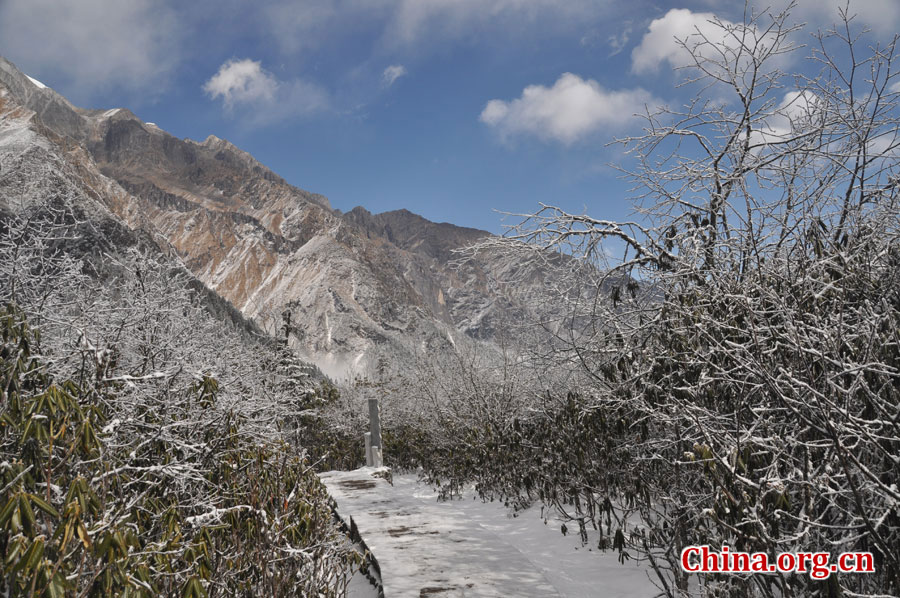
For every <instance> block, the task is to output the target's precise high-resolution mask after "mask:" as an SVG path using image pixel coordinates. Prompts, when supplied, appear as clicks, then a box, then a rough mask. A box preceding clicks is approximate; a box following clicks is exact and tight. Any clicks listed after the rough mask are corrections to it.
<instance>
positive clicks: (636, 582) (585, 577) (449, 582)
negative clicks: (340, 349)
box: [321, 468, 659, 598]
mask: <svg viewBox="0 0 900 598" xmlns="http://www.w3.org/2000/svg"><path fill="white" fill-rule="evenodd" d="M373 471H374V470H372V469H367V468H364V469H360V470H356V471H352V472H328V473H325V474H322V476H321V478H322V481H323V482H325V484H326V486H328V490H329V492H331V495H332V496H333V497H334V498H335V500H337V503H338V510H339V511H340V513H341V515H342V516H343V517H344V518H345V519H348V518H349V517H352V518H353V520H354V521H355V522H356V525H357V527H358V528H359V532H360V535H361V536H362V538H363V540H364V541H365V542H366V544H367V545H368V547H369V549H370V550H371V551H372V553H373V554H374V555H375V558H376V559H377V560H378V563H379V565H380V567H381V574H382V580H383V583H384V590H385V596H388V597H390V598H394V597H398V598H399V597H403V596H409V597H416V598H418V597H419V596H425V595H429V596H430V595H433V596H440V597H441V598H451V597H457V596H464V597H466V598H469V597H488V596H490V597H499V596H504V597H505V596H510V597H512V596H521V597H527V596H546V597H554V596H559V597H566V598H582V597H583V598H588V597H590V598H604V597H610V598H619V597H621V598H650V597H652V596H655V595H657V594H658V593H659V591H658V590H657V588H656V587H655V586H654V585H653V584H652V583H651V582H650V580H649V578H648V572H649V570H648V569H647V568H646V567H644V566H639V565H635V564H633V563H632V562H627V561H626V564H624V565H621V564H619V562H618V559H617V555H616V553H615V552H614V551H607V552H602V551H598V550H597V548H596V544H597V540H596V537H594V536H591V535H590V534H589V542H588V545H587V546H582V544H581V540H580V539H579V537H578V534H577V533H575V534H574V535H572V534H569V535H567V536H563V535H562V533H560V523H559V522H558V521H552V520H551V521H550V522H549V524H547V525H545V524H544V521H543V519H541V517H540V508H539V507H538V508H532V509H530V510H528V511H525V512H522V513H519V515H518V516H517V517H512V516H511V514H510V512H509V510H508V509H506V508H505V507H504V506H503V505H501V504H497V503H483V502H481V501H480V500H476V499H473V496H472V495H470V496H468V497H467V498H464V499H462V500H453V501H447V502H438V501H437V498H436V494H435V492H434V491H433V490H432V489H431V488H430V487H428V486H426V485H423V484H420V483H418V481H417V479H416V476H414V475H403V476H395V477H394V484H393V486H390V485H389V484H388V483H387V482H386V481H384V480H383V479H381V478H376V477H373V476H372V475H371V474H372V472H373ZM570 527H571V526H570ZM367 591H368V590H366V588H364V587H359V588H357V589H356V590H355V592H358V593H356V594H354V593H351V594H350V595H351V596H359V597H360V598H361V597H363V596H368V595H370V594H367V593H366V592H367Z"/></svg>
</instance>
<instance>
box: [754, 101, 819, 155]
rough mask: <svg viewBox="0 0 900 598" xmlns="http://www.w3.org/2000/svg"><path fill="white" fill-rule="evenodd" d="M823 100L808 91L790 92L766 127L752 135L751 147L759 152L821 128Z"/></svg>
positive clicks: (768, 119)
mask: <svg viewBox="0 0 900 598" xmlns="http://www.w3.org/2000/svg"><path fill="white" fill-rule="evenodd" d="M823 108H824V106H823V105H822V98H820V97H819V96H817V95H816V94H814V93H812V92H810V91H807V90H802V91H789V92H787V93H786V94H784V97H783V98H782V100H781V103H780V104H779V105H778V108H777V109H776V110H775V111H774V112H773V113H772V115H771V116H769V117H768V118H767V119H766V121H765V126H763V127H761V128H759V129H756V130H754V131H752V132H751V133H750V145H751V146H759V147H755V149H754V151H756V152H759V151H760V150H761V147H762V146H765V145H768V144H771V143H783V142H785V141H789V140H791V139H795V138H796V137H797V136H799V135H802V134H803V133H805V132H808V131H811V130H814V129H815V128H816V127H818V126H821V117H822V109H823Z"/></svg>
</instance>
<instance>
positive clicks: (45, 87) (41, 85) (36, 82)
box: [25, 75, 47, 89]
mask: <svg viewBox="0 0 900 598" xmlns="http://www.w3.org/2000/svg"><path fill="white" fill-rule="evenodd" d="M25 76H26V77H28V75H25ZM28 80H29V81H31V82H32V83H34V85H35V86H36V87H37V88H38V89H47V86H46V85H44V84H43V83H41V82H40V81H38V80H37V79H35V78H34V77H28Z"/></svg>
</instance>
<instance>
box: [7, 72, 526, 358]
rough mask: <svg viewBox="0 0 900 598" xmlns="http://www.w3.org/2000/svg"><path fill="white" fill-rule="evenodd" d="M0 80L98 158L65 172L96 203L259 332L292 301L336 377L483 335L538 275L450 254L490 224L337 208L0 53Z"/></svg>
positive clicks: (240, 157) (297, 337) (310, 351)
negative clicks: (43, 81)
mask: <svg viewBox="0 0 900 598" xmlns="http://www.w3.org/2000/svg"><path fill="white" fill-rule="evenodd" d="M0 89H2V90H3V92H4V95H5V97H6V98H8V101H12V102H15V103H16V104H18V105H19V106H20V107H21V109H25V110H28V111H31V112H33V113H34V120H35V121H36V122H37V123H39V124H40V126H41V128H42V131H43V133H42V134H40V135H36V136H35V137H33V138H31V139H29V140H27V141H25V142H24V143H25V144H26V145H28V144H31V145H34V146H40V145H41V143H43V139H42V138H41V136H42V135H43V136H44V137H55V138H57V139H59V140H62V141H61V143H62V144H63V145H64V146H65V147H67V148H70V149H69V150H68V151H70V152H72V153H77V154H78V155H80V156H81V158H80V160H81V161H82V162H84V163H90V164H91V165H92V168H93V170H91V172H89V173H87V172H85V173H75V174H73V175H72V176H75V177H81V178H82V179H84V180H85V181H88V180H93V179H96V181H97V183H96V184H97V185H101V186H105V187H107V188H108V189H107V190H106V191H104V192H102V193H97V194H96V195H97V200H98V201H100V202H101V203H102V204H103V205H104V206H105V207H106V208H107V209H108V210H109V211H110V212H112V214H114V215H115V216H116V217H117V219H118V220H119V221H120V222H121V223H123V224H124V225H125V226H126V227H127V228H128V229H129V230H131V231H134V232H135V233H140V234H142V235H144V236H145V237H147V238H152V239H153V240H154V241H155V242H156V244H157V245H158V246H159V248H160V249H161V250H162V251H165V252H174V253H175V254H176V255H177V257H178V258H180V259H181V260H182V261H183V262H184V264H185V265H186V266H187V267H188V268H189V269H190V270H191V271H192V272H193V273H194V274H195V275H196V276H197V278H198V279H199V280H201V281H202V282H203V283H204V284H206V285H207V286H209V287H210V288H211V289H213V290H214V291H215V292H216V293H218V294H219V295H221V296H222V297H224V298H225V299H227V300H228V301H230V302H231V303H232V304H234V306H235V307H237V308H238V309H239V310H240V311H241V312H242V313H243V314H244V315H245V316H247V317H249V318H252V319H253V320H255V321H256V322H257V323H258V324H259V325H260V326H261V327H263V328H264V329H266V330H267V331H269V332H271V333H275V332H276V331H279V330H281V328H282V323H283V320H284V317H285V315H286V313H288V312H289V313H290V322H291V339H292V342H293V343H294V344H295V346H296V347H297V348H298V349H299V350H300V351H301V352H302V353H303V354H305V356H306V357H308V358H310V359H312V360H314V361H316V362H317V363H318V364H319V365H320V366H321V367H323V369H325V370H326V371H327V372H328V373H330V374H332V375H334V376H343V375H347V374H348V373H354V374H370V373H372V372H373V371H375V370H378V369H382V370H383V369H384V368H385V367H386V365H385V362H387V361H390V360H392V359H400V358H401V357H400V356H402V355H405V354H409V353H410V352H415V351H417V350H419V348H420V347H421V346H431V347H441V346H443V347H445V348H446V347H449V346H451V345H452V344H453V342H454V337H458V335H460V334H467V335H469V336H472V337H476V338H480V339H484V340H492V339H493V338H494V337H495V336H496V334H497V332H498V327H500V326H501V324H500V323H501V322H506V321H510V320H520V319H521V318H522V317H523V316H524V315H525V314H527V313H528V312H529V310H530V307H529V305H528V303H529V300H530V299H529V297H532V296H533V295H534V294H535V293H537V292H539V291H540V290H541V288H542V285H543V284H544V281H543V274H542V271H541V270H540V268H538V267H536V266H535V267H532V268H531V270H530V272H529V274H528V275H527V276H520V277H519V279H520V280H522V281H523V284H524V288H518V289H512V290H510V289H503V288H500V287H498V286H496V285H495V284H493V283H492V280H493V279H494V278H495V277H496V275H498V274H499V273H500V272H504V271H508V270H509V269H510V268H513V267H515V268H525V269H527V268H528V266H527V265H526V266H522V265H521V264H518V265H517V264H510V263H509V262H508V261H506V260H505V259H504V258H503V257H502V256H496V255H495V256H491V255H485V256H479V257H477V258H475V259H474V260H470V261H469V262H467V264H466V265H464V266H462V267H454V266H453V265H452V263H451V262H452V261H453V257H454V253H453V251H454V250H455V249H458V248H460V247H464V246H466V245H469V244H471V243H473V242H475V241H478V240H480V239H483V238H485V237H486V236H488V233H487V232H485V231H479V230H475V229H467V228H462V227H456V226H453V225H450V224H436V223H432V222H429V221H428V220H426V219H424V218H422V217H420V216H417V215H415V214H412V213H410V212H407V211H405V210H401V211H397V212H388V213H385V214H377V215H372V214H370V213H369V212H367V211H366V210H364V209H362V208H356V209H354V210H352V211H351V212H349V213H347V214H342V213H340V212H339V211H336V210H333V209H331V207H330V205H329V203H328V200H327V199H326V198H325V197H323V196H321V195H317V194H314V193H310V192H307V191H304V190H302V189H299V188H297V187H294V186H292V185H290V184H288V183H287V182H286V181H284V179H282V178H281V177H279V176H278V175H276V174H275V173H273V172H272V171H270V170H269V169H268V168H266V167H265V166H263V165H262V164H260V163H259V162H258V161H257V160H256V159H254V158H253V157H252V156H251V155H250V154H248V153H246V152H243V151H241V150H240V149H238V148H236V147H235V146H234V145H232V144H231V143H229V142H228V141H225V140H222V139H219V138H217V137H215V136H209V137H208V138H207V139H205V140H204V141H202V142H197V141H193V140H190V139H178V138H176V137H174V136H172V135H170V134H169V133H166V132H165V131H163V130H162V129H160V128H159V127H157V126H156V125H153V124H150V123H144V122H142V121H141V120H140V119H138V118H137V117H136V116H135V115H134V114H132V113H131V112H130V111H128V110H125V109H110V110H83V109H80V108H77V107H75V106H73V105H71V104H70V103H69V102H68V101H67V100H66V99H65V98H63V97H62V96H60V95H59V94H57V93H56V92H54V91H53V90H52V89H49V88H41V87H39V86H37V85H35V84H34V83H32V82H31V80H30V79H29V78H28V77H27V76H25V75H24V74H22V73H20V72H19V71H18V70H16V69H15V67H14V66H13V65H12V64H11V63H9V62H7V61H4V60H2V59H0ZM97 171H99V176H98V175H97Z"/></svg>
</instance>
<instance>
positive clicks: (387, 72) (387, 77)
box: [381, 64, 407, 87]
mask: <svg viewBox="0 0 900 598" xmlns="http://www.w3.org/2000/svg"><path fill="white" fill-rule="evenodd" d="M406 74H407V73H406V67H405V66H403V65H402V64H392V65H391V66H389V67H387V68H386V69H384V73H382V74H381V81H382V83H384V86H385V87H390V86H391V85H393V84H394V81H396V80H397V79H399V78H400V77H402V76H403V75H406Z"/></svg>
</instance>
